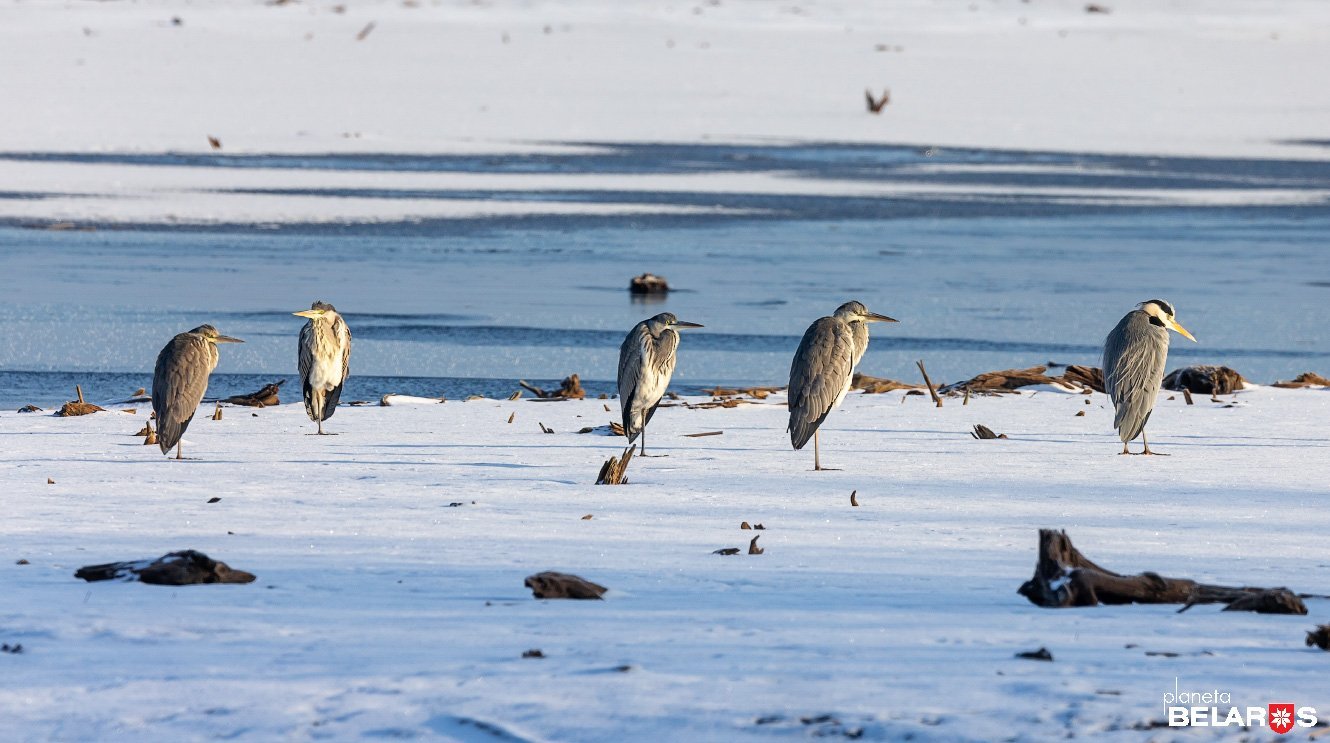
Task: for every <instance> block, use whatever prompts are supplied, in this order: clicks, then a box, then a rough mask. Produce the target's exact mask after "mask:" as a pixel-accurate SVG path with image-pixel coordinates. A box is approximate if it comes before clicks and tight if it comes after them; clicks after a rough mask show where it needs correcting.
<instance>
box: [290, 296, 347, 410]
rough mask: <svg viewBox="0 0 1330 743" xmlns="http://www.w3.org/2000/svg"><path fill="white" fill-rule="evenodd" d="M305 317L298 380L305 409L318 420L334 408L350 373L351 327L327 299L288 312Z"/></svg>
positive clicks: (301, 330) (301, 332)
mask: <svg viewBox="0 0 1330 743" xmlns="http://www.w3.org/2000/svg"><path fill="white" fill-rule="evenodd" d="M291 314H293V315H296V316H298V317H307V318H309V322H307V323H305V327H303V328H301V329H300V382H301V385H302V388H303V389H304V392H305V412H306V413H308V414H309V419H310V420H312V421H314V422H315V423H318V424H319V433H318V435H320V436H322V435H324V434H323V422H324V421H326V420H328V419H329V418H331V417H333V413H335V412H337V401H338V400H339V399H341V397H342V385H344V384H346V377H347V375H348V374H349V373H350V369H351V367H350V363H351V331H350V329H348V328H347V327H346V322H345V321H344V320H342V316H341V315H339V314H337V310H336V308H334V307H333V306H332V305H330V304H328V303H327V302H315V303H314V304H312V305H310V307H309V309H307V310H303V311H301V312H293V313H291Z"/></svg>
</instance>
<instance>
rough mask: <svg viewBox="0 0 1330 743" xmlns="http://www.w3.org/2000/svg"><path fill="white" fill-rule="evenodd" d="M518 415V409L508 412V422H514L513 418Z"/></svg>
mask: <svg viewBox="0 0 1330 743" xmlns="http://www.w3.org/2000/svg"><path fill="white" fill-rule="evenodd" d="M516 417H517V411H516V410H514V411H513V412H511V413H509V414H508V422H509V423H512V422H513V419H514V418H516Z"/></svg>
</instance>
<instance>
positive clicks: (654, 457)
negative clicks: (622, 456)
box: [637, 454, 669, 459]
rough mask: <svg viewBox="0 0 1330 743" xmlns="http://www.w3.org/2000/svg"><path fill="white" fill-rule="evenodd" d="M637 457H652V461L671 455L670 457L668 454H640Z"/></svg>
mask: <svg viewBox="0 0 1330 743" xmlns="http://www.w3.org/2000/svg"><path fill="white" fill-rule="evenodd" d="M637 456H639V457H651V458H652V459H657V458H659V457H668V456H669V455H668V454H638V455H637Z"/></svg>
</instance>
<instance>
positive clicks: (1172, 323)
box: [1138, 299, 1196, 343]
mask: <svg viewBox="0 0 1330 743" xmlns="http://www.w3.org/2000/svg"><path fill="white" fill-rule="evenodd" d="M1138 306H1139V307H1140V308H1141V312H1144V313H1145V314H1147V315H1149V316H1150V322H1151V323H1152V324H1154V325H1158V326H1159V327H1161V328H1168V329H1169V330H1176V331H1177V332H1178V333H1179V334H1181V335H1182V336H1183V337H1185V338H1186V339H1187V340H1189V341H1191V342H1192V343H1195V342H1196V338H1195V337H1193V336H1192V334H1191V333H1188V332H1187V329H1186V328H1184V327H1182V326H1181V325H1179V324H1178V321H1177V320H1175V319H1174V318H1173V305H1171V304H1169V303H1168V302H1165V301H1164V300H1162V299H1151V300H1149V301H1146V302H1141V303H1140V304H1139V305H1138Z"/></svg>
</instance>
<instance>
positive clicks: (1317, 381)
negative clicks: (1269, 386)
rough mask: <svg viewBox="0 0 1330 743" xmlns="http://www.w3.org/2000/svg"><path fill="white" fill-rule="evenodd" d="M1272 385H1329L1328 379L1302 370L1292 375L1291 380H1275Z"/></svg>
mask: <svg viewBox="0 0 1330 743" xmlns="http://www.w3.org/2000/svg"><path fill="white" fill-rule="evenodd" d="M1273 386H1275V387H1282V388H1284V389H1296V388H1300V387H1330V379H1326V378H1325V377H1323V376H1321V375H1320V374H1316V373H1314V372H1304V373H1302V374H1299V375H1298V376H1296V377H1294V378H1293V381H1291V382H1275V383H1274V385H1273Z"/></svg>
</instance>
